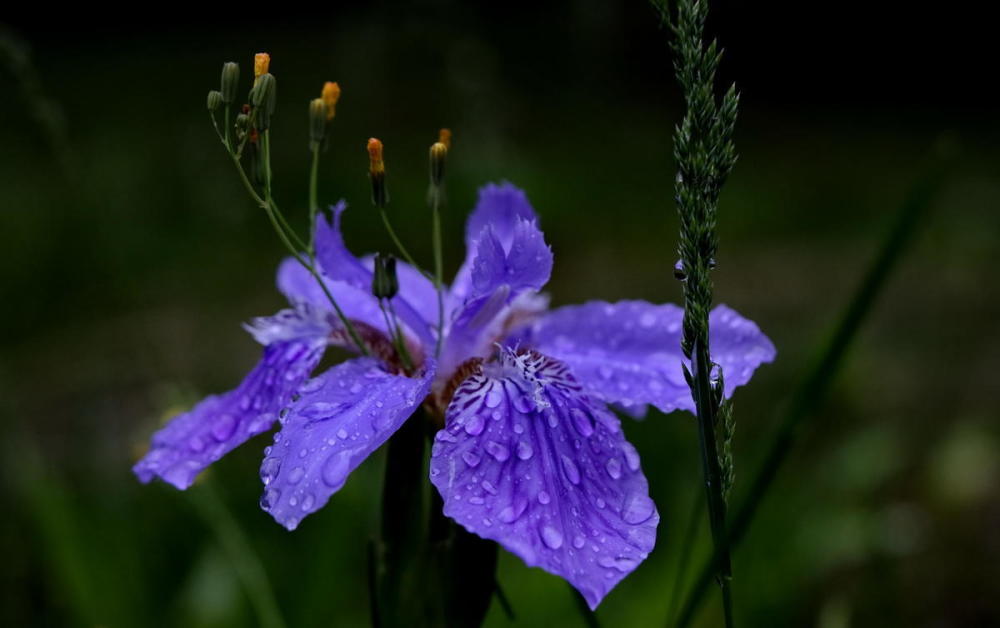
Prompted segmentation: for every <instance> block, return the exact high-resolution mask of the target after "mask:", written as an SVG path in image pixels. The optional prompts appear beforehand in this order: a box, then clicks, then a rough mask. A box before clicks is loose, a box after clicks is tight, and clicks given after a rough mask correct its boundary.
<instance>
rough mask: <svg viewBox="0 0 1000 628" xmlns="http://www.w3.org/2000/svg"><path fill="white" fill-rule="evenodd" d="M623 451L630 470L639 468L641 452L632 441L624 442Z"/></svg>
mask: <svg viewBox="0 0 1000 628" xmlns="http://www.w3.org/2000/svg"><path fill="white" fill-rule="evenodd" d="M622 453H623V454H625V464H627V465H628V468H629V470H630V471H638V470H639V452H638V451H636V450H635V447H634V446H633V445H632V443H629V442H624V443H622Z"/></svg>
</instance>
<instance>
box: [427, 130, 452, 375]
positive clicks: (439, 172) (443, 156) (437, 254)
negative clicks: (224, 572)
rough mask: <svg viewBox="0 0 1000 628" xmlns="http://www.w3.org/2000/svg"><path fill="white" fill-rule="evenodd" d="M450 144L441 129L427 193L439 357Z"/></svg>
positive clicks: (446, 132)
mask: <svg viewBox="0 0 1000 628" xmlns="http://www.w3.org/2000/svg"><path fill="white" fill-rule="evenodd" d="M450 144H451V131H450V130H448V129H441V132H440V133H439V139H438V141H437V142H435V143H434V144H433V145H432V146H431V150H430V170H431V187H430V190H429V193H428V198H429V199H430V205H431V213H432V215H433V220H434V235H433V246H434V287H435V288H436V289H437V295H438V334H437V345H436V347H435V350H434V356H435V357H438V356H440V355H441V341H442V340H443V339H444V279H443V278H444V254H443V252H442V247H441V204H442V203H443V200H444V173H445V164H446V162H447V159H448V149H449V148H450Z"/></svg>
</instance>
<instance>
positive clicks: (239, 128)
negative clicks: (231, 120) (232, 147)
mask: <svg viewBox="0 0 1000 628" xmlns="http://www.w3.org/2000/svg"><path fill="white" fill-rule="evenodd" d="M235 126H236V139H237V140H239V141H240V142H242V141H243V138H244V137H246V134H247V129H248V128H249V127H250V116H248V115H247V114H245V113H241V114H240V115H238V116H236V123H235Z"/></svg>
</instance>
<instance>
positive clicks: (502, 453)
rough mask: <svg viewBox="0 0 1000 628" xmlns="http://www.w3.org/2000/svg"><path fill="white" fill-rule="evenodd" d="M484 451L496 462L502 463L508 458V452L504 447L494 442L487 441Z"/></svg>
mask: <svg viewBox="0 0 1000 628" xmlns="http://www.w3.org/2000/svg"><path fill="white" fill-rule="evenodd" d="M486 451H487V452H489V454H490V455H491V456H493V457H494V458H496V460H497V462H503V461H505V460H507V458H510V450H509V449H508V448H507V446H506V445H503V444H501V443H498V442H496V441H492V440H491V441H489V442H488V443H486Z"/></svg>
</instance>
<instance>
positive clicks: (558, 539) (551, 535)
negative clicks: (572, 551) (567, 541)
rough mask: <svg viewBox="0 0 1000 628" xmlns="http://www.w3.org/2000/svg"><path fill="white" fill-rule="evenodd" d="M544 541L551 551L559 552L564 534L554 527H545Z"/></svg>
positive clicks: (543, 529) (543, 531)
mask: <svg viewBox="0 0 1000 628" xmlns="http://www.w3.org/2000/svg"><path fill="white" fill-rule="evenodd" d="M542 541H543V542H544V543H545V545H546V546H547V547H548V548H549V549H554V550H557V549H559V548H560V547H562V544H563V535H562V532H560V531H559V530H556V529H555V528H553V527H552V526H544V527H542Z"/></svg>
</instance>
